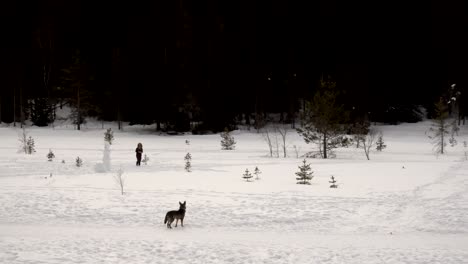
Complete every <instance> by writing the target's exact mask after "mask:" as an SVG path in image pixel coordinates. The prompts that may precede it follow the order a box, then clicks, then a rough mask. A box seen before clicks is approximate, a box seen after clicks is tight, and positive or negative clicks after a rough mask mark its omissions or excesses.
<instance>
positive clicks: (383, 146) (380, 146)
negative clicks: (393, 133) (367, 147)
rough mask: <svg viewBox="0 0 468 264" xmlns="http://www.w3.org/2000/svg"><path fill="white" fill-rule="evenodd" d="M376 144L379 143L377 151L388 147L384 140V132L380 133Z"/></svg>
mask: <svg viewBox="0 0 468 264" xmlns="http://www.w3.org/2000/svg"><path fill="white" fill-rule="evenodd" d="M375 144H376V145H377V147H376V149H377V151H382V150H383V149H385V148H386V147H387V145H385V142H384V141H383V135H382V133H380V134H379V138H378V139H377V142H376V143H375Z"/></svg>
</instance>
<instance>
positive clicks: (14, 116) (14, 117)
mask: <svg viewBox="0 0 468 264" xmlns="http://www.w3.org/2000/svg"><path fill="white" fill-rule="evenodd" d="M13 126H14V127H16V87H13Z"/></svg>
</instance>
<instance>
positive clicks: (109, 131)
mask: <svg viewBox="0 0 468 264" xmlns="http://www.w3.org/2000/svg"><path fill="white" fill-rule="evenodd" d="M104 141H105V142H107V143H109V145H112V141H114V131H112V129H110V128H108V129H107V131H106V132H104Z"/></svg>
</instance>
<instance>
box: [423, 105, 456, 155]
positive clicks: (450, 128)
mask: <svg viewBox="0 0 468 264" xmlns="http://www.w3.org/2000/svg"><path fill="white" fill-rule="evenodd" d="M448 118H449V112H448V107H447V104H446V103H445V102H444V100H443V98H440V100H439V102H437V103H436V104H435V117H434V120H433V121H432V125H431V127H430V128H429V130H428V131H427V132H429V135H428V137H429V138H430V139H432V144H433V145H434V152H435V153H436V154H444V153H445V152H446V151H445V146H446V145H447V137H448V136H449V134H451V138H450V139H449V142H450V143H451V144H452V146H453V145H454V144H456V140H455V138H454V135H455V134H456V133H457V132H458V127H457V126H456V122H449V121H448ZM427 132H426V133H427Z"/></svg>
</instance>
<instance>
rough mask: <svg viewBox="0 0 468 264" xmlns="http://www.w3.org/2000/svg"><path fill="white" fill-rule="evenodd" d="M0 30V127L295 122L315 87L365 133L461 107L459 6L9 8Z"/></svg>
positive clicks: (51, 1) (43, 4)
mask: <svg viewBox="0 0 468 264" xmlns="http://www.w3.org/2000/svg"><path fill="white" fill-rule="evenodd" d="M309 2H312V3H309ZM1 18H2V21H1V29H2V31H1V32H2V33H1V35H2V41H1V43H0V47H1V49H0V58H1V59H0V77H1V79H0V87H1V92H0V104H1V105H0V120H1V121H3V122H12V121H20V120H21V119H24V118H31V116H32V115H39V114H38V113H39V112H40V109H41V108H43V106H46V107H47V106H54V107H60V106H61V105H64V104H65V105H66V104H69V105H70V106H73V107H74V108H78V110H77V111H76V113H75V114H77V115H78V117H80V116H81V117H84V116H96V117H98V118H100V119H102V120H120V121H129V122H130V123H131V124H149V123H157V124H158V128H159V129H171V130H172V129H175V130H188V129H190V126H189V125H190V123H189V121H202V124H203V125H201V127H199V128H197V129H201V130H204V129H207V130H208V129H209V130H215V131H219V130H222V129H223V128H224V127H227V126H230V125H232V124H234V123H235V122H234V120H235V119H237V120H239V118H240V117H241V116H243V117H244V118H247V120H249V119H251V120H250V122H251V123H252V124H253V123H254V122H255V120H257V121H258V116H265V115H266V114H267V113H281V115H280V116H281V117H282V120H281V121H284V122H291V121H292V119H293V118H294V117H297V116H298V115H297V113H298V112H299V110H300V109H301V107H302V104H303V102H304V100H310V99H311V98H312V96H313V94H314V93H315V91H316V90H317V88H318V86H319V83H320V79H321V78H322V77H323V76H325V77H326V78H328V77H330V78H332V79H333V80H335V81H336V83H337V86H336V87H337V89H339V90H340V91H342V95H344V96H342V97H341V100H342V101H343V103H344V104H345V106H346V107H347V108H348V109H352V110H353V111H355V114H354V116H363V115H367V116H368V117H369V118H370V119H371V120H372V121H380V122H388V123H396V122H405V121H410V122H411V121H416V120H417V118H415V117H414V115H413V114H412V113H413V112H414V110H415V109H417V108H418V107H419V106H424V107H426V108H428V109H429V110H430V109H431V107H432V105H433V103H434V102H436V101H437V99H438V98H439V96H441V95H444V94H447V91H448V89H449V88H450V85H451V84H452V83H456V84H457V86H456V87H457V90H458V91H460V92H461V96H460V98H459V102H463V101H465V99H464V91H465V90H466V87H467V77H466V72H467V69H468V65H467V63H468V60H467V49H466V47H467V45H466V44H467V43H466V33H467V32H466V30H467V28H466V25H467V21H466V6H464V2H463V1H461V0H460V1H425V2H424V3H417V4H416V3H412V4H411V3H402V4H399V3H398V4H397V3H392V4H391V5H390V4H388V3H385V2H381V3H380V2H379V1H376V3H373V4H371V5H369V3H361V4H359V3H356V2H355V1H286V0H275V1H253V0H240V1H215V0H197V1H188V0H174V1H133V2H128V1H127V2H119V1H114V2H112V3H107V2H106V3H104V2H103V3H101V1H77V0H69V1H59V0H41V1H12V2H10V3H7V2H5V3H3V6H2V16H1ZM461 105H464V104H463V103H461ZM51 109H52V108H51ZM51 111H52V116H51V117H50V118H52V119H53V109H52V110H51ZM37 118H38V117H36V119H37ZM50 118H49V117H48V118H46V119H45V120H44V121H43V122H37V123H38V124H39V125H41V124H42V125H46V124H47V122H48V121H47V120H49V119H50Z"/></svg>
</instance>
